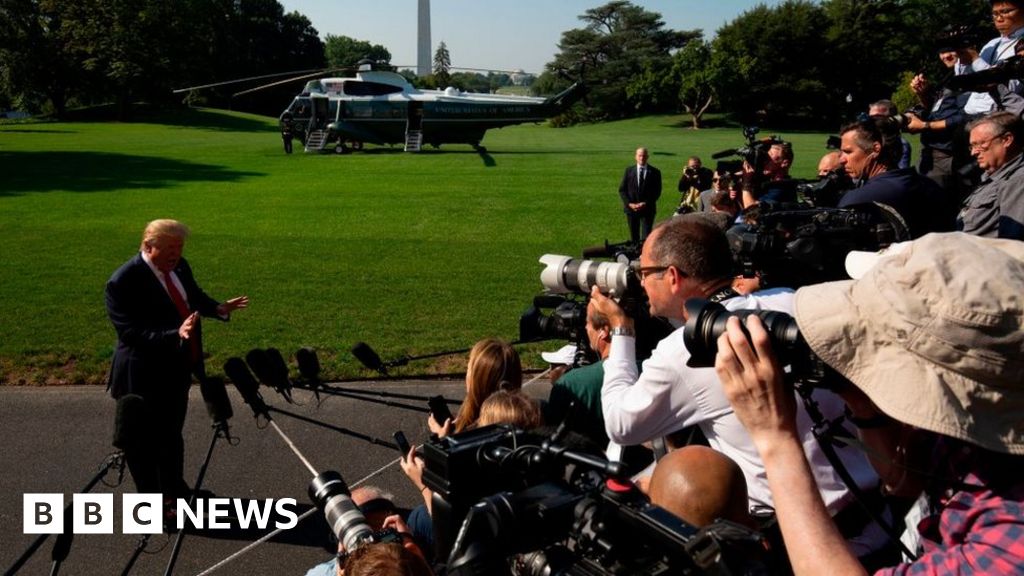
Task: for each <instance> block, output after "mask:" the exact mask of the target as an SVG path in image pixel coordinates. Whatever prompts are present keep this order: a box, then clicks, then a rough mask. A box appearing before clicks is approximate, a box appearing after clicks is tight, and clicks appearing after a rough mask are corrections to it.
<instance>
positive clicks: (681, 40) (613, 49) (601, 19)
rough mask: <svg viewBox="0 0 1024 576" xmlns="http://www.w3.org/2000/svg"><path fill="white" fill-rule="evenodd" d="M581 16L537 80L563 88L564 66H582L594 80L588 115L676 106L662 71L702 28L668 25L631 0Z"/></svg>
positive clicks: (542, 88) (546, 86)
mask: <svg viewBox="0 0 1024 576" xmlns="http://www.w3.org/2000/svg"><path fill="white" fill-rule="evenodd" d="M579 18H580V20H582V21H583V22H584V24H585V26H584V27H583V28H576V29H573V30H568V31H566V32H563V33H562V40H561V42H559V45H558V47H559V49H560V52H559V53H558V54H557V55H556V56H555V59H554V61H552V62H550V63H548V65H547V66H546V71H545V73H544V75H542V77H541V78H539V79H538V82H537V84H536V86H535V87H536V88H537V89H538V90H539V91H545V92H547V91H552V92H553V91H557V90H558V89H561V88H564V87H565V86H566V85H567V84H568V81H567V80H564V79H559V78H558V73H559V71H579V70H581V69H582V72H583V74H584V75H585V77H586V80H587V82H588V84H590V85H591V93H590V101H591V105H592V107H591V109H590V110H587V111H586V112H585V113H584V116H585V117H587V118H590V119H597V118H618V117H623V116H629V115H633V114H636V113H638V112H649V111H667V110H670V109H672V108H674V107H675V106H676V102H675V99H674V97H671V96H667V95H666V91H667V88H668V87H667V86H666V84H665V82H663V81H662V78H661V75H664V74H667V73H668V71H669V69H670V66H671V56H670V54H671V51H672V50H676V49H679V48H681V47H683V46H684V45H685V44H686V43H687V42H688V41H690V40H691V39H693V38H698V37H700V34H701V33H700V31H697V30H691V31H687V32H677V31H673V30H666V29H665V23H664V21H663V20H662V19H661V15H660V14H658V13H656V12H648V11H646V10H644V9H643V8H640V7H638V6H634V5H633V4H631V3H630V2H628V1H626V0H613V1H612V2H609V3H607V4H605V5H603V6H600V7H598V8H592V9H590V10H587V11H586V12H585V13H584V14H583V15H581V16H580V17H579ZM668 92H669V93H670V92H671V91H670V90H669V91H668ZM623 96H626V97H625V98H624V97H623Z"/></svg>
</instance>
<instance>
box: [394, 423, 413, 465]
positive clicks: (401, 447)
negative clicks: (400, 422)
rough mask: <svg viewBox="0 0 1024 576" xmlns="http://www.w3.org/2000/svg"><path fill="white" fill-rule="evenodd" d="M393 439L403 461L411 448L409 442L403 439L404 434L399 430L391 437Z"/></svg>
mask: <svg viewBox="0 0 1024 576" xmlns="http://www.w3.org/2000/svg"><path fill="white" fill-rule="evenodd" d="M391 436H392V437H393V438H394V439H395V444H398V451H399V452H401V454H402V459H403V460H404V459H405V457H406V456H408V455H409V450H410V449H411V448H412V446H410V445H409V440H408V439H407V438H406V437H405V432H402V431H401V430H399V431H398V432H395V433H394V434H392V435H391Z"/></svg>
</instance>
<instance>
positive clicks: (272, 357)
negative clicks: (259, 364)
mask: <svg viewBox="0 0 1024 576" xmlns="http://www.w3.org/2000/svg"><path fill="white" fill-rule="evenodd" d="M266 354H267V360H268V361H269V364H270V366H269V368H270V374H269V376H270V379H271V380H270V385H271V386H272V387H273V388H274V390H276V391H277V393H278V394H280V395H281V396H284V399H285V400H287V401H288V403H289V404H293V402H292V380H291V378H289V376H288V363H287V362H285V360H284V356H282V355H281V351H280V350H278V349H277V348H267V350H266Z"/></svg>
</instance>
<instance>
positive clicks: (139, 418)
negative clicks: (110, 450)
mask: <svg viewBox="0 0 1024 576" xmlns="http://www.w3.org/2000/svg"><path fill="white" fill-rule="evenodd" d="M148 422H149V418H147V416H146V400H145V399H143V398H142V396H139V395H138V394H125V395H124V396H121V397H120V398H118V399H117V408H116V412H115V414H114V440H113V442H112V444H113V445H114V447H116V448H120V449H121V450H128V449H130V448H134V447H137V446H139V444H140V442H142V441H143V440H145V439H146V437H147V434H146V428H147V427H148V424H147V423H148Z"/></svg>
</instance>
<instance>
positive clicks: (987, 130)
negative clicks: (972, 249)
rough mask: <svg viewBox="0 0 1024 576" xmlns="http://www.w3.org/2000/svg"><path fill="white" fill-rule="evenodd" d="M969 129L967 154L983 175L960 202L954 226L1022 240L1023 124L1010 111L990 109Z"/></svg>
mask: <svg viewBox="0 0 1024 576" xmlns="http://www.w3.org/2000/svg"><path fill="white" fill-rule="evenodd" d="M969 128H970V133H971V138H970V146H971V153H972V154H973V155H974V157H975V158H977V160H978V166H980V167H981V168H982V169H983V170H984V171H985V176H983V177H982V181H981V185H980V186H978V188H977V189H975V191H974V192H973V193H972V194H971V195H970V196H968V198H967V200H966V201H965V202H964V207H963V209H962V210H961V211H960V215H959V216H958V217H957V228H959V229H960V230H962V231H964V232H966V233H968V234H974V235H976V236H988V237H992V238H1012V239H1015V240H1024V156H1022V154H1021V152H1022V151H1024V123H1022V121H1021V119H1020V117H1019V116H1017V115H1015V114H1011V113H1010V112H993V113H992V114H991V115H989V116H986V117H984V118H982V119H980V120H975V121H974V122H972V123H971V124H970V126H969Z"/></svg>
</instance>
